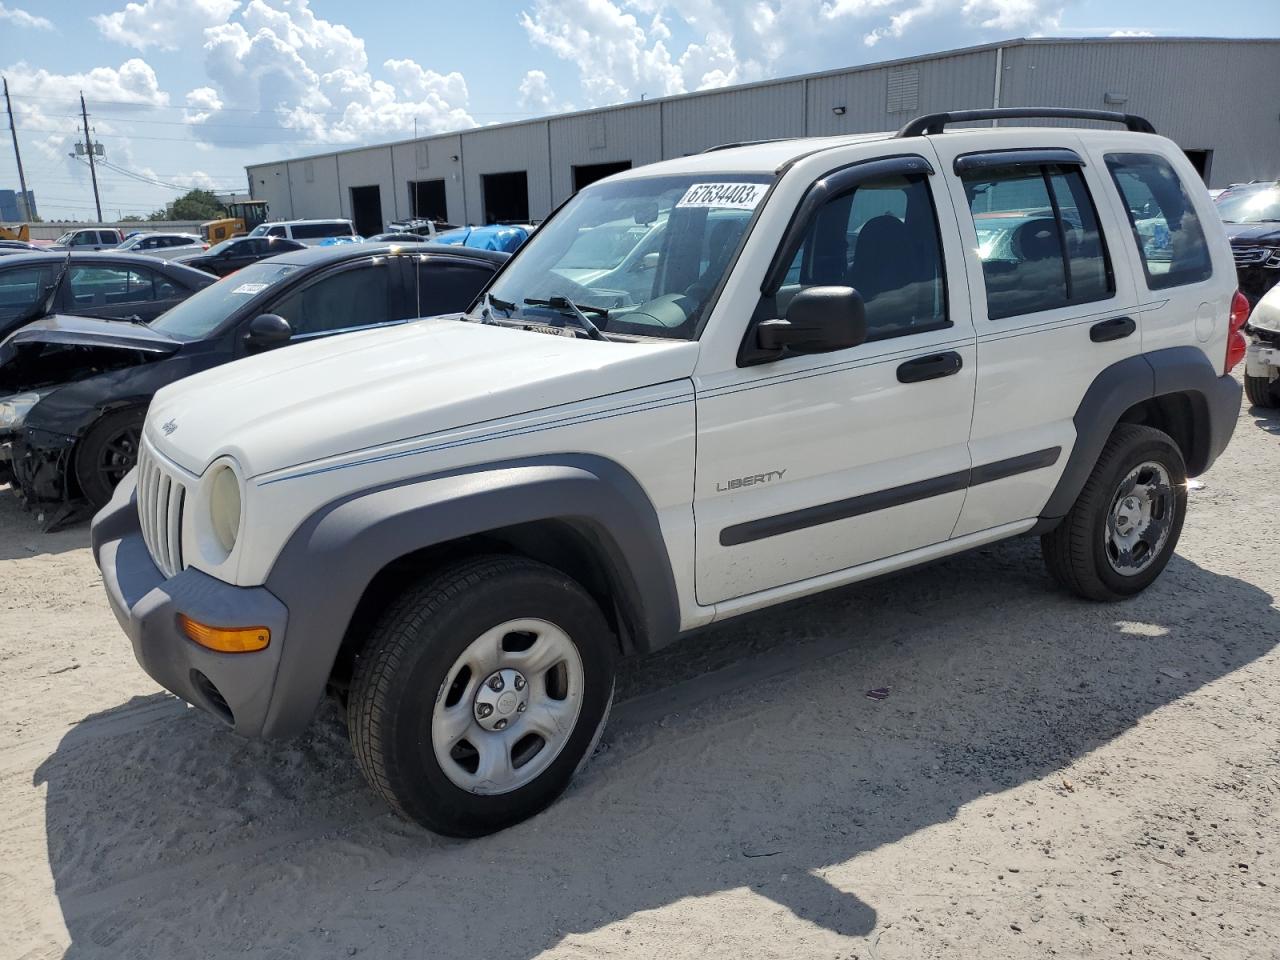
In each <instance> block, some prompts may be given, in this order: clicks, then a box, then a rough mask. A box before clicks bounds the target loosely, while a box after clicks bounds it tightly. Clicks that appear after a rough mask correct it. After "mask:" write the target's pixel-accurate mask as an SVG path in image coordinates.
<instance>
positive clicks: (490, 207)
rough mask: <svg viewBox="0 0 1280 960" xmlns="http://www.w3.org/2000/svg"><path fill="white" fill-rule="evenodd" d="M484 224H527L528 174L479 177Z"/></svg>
mask: <svg viewBox="0 0 1280 960" xmlns="http://www.w3.org/2000/svg"><path fill="white" fill-rule="evenodd" d="M480 187H481V190H482V191H483V193H484V222H485V223H528V222H529V174H527V173H526V172H525V171H523V170H515V171H513V172H511V173H486V174H483V175H482V176H481V177H480Z"/></svg>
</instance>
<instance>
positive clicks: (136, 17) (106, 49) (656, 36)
mask: <svg viewBox="0 0 1280 960" xmlns="http://www.w3.org/2000/svg"><path fill="white" fill-rule="evenodd" d="M1121 33H1133V34H1151V35H1156V36H1164V35H1179V36H1236V37H1277V36H1280V0H1219V2H1217V3H1212V4H1210V3H1205V2H1204V0H1167V2H1162V3H1155V2H1150V0H1143V2H1137V0H748V2H733V0H466V2H457V0H452V2H444V0H428V2H425V3H424V2H421V0H419V2H416V3H400V2H396V3H391V2H387V0H379V2H364V3H355V4H353V3H350V2H346V3H343V2H337V0H132V2H126V0H40V2H38V3H37V2H34V0H0V72H3V73H4V74H5V75H6V76H7V77H8V79H9V85H10V88H11V90H12V92H13V94H14V109H15V113H16V115H17V120H18V127H19V136H20V143H21V146H22V150H23V159H24V162H25V166H26V173H27V181H28V186H30V187H31V188H32V189H33V190H34V191H35V193H36V200H37V203H38V205H39V208H40V212H41V214H42V215H43V216H44V217H45V218H46V219H53V218H54V217H68V218H77V217H79V218H84V217H92V193H91V188H90V186H89V175H88V169H87V167H85V166H84V164H83V163H82V162H80V161H77V160H74V159H72V158H69V157H68V156H67V153H68V152H69V151H70V149H71V148H72V147H73V145H74V143H75V142H76V140H77V139H78V135H77V132H76V123H77V120H78V110H79V102H78V99H77V98H78V94H79V91H80V90H82V89H83V90H84V92H85V95H86V99H87V100H88V103H89V111H90V114H91V123H92V124H93V126H94V128H95V131H96V136H97V138H98V139H99V140H100V141H101V142H102V143H103V144H104V145H105V147H106V150H107V161H108V163H109V164H110V166H108V167H105V168H104V169H102V171H101V175H100V180H101V184H102V192H103V207H104V210H103V212H104V215H105V216H106V217H108V218H112V217H115V216H116V215H117V214H119V213H126V214H127V213H146V212H149V211H150V210H152V209H154V208H156V207H159V206H162V205H163V204H164V202H165V201H166V200H170V199H172V198H174V197H175V196H177V195H179V194H180V193H181V192H182V189H184V188H187V187H189V186H191V185H198V186H207V187H211V188H213V189H219V190H226V189H243V188H244V186H243V185H244V165H245V164H246V163H250V162H256V161H261V160H269V159H274V158H279V157H282V156H296V155H301V154H307V153H316V152H320V151H323V150H326V149H330V148H332V147H339V146H356V145H359V144H362V143H377V142H381V141H385V140H390V139H397V138H402V137H406V136H410V135H412V133H413V130H414V125H415V123H416V124H417V129H418V130H419V132H434V131H440V130H452V129H462V128H466V127H471V126H476V125H480V124H487V123H499V122H502V121H505V120H514V119H519V118H522V117H528V116H537V115H543V114H547V113H554V112H559V111H563V110H569V109H580V108H583V107H590V106H597V105H602V104H607V103H616V102H622V101H626V100H633V99H638V98H639V97H640V96H641V95H642V94H645V95H648V96H650V97H653V96H661V95H664V94H671V93H681V92H685V91H690V90H696V89H701V88H706V87H715V86H723V85H725V84H730V83H740V82H746V81H751V80H759V79H764V78H767V77H774V76H785V75H788V74H793V73H802V72H808V71H812V70H824V69H829V68H833V67H840V66H846V65H849V64H856V63H867V62H872V61H875V60H884V59H891V58H893V57H899V56H907V55H913V54H919V53H926V52H930V51H935V50H942V49H950V48H954V47H960V46H967V45H969V44H974V43H985V42H989V41H993V40H1001V39H1008V38H1011V37H1018V36H1037V35H1049V36H1056V35H1061V36H1109V35H1114V34H1121ZM5 187H13V188H16V187H17V172H16V166H15V164H14V159H13V154H12V149H11V147H10V144H9V141H8V139H7V136H6V137H5V138H4V139H3V140H2V141H0V188H5Z"/></svg>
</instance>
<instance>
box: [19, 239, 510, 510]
mask: <svg viewBox="0 0 1280 960" xmlns="http://www.w3.org/2000/svg"><path fill="white" fill-rule="evenodd" d="M506 259H507V255H506V254H503V253H494V252H491V251H485V250H472V249H468V248H463V247H452V246H439V245H429V244H420V245H416V246H381V245H380V246H373V245H369V244H364V245H360V246H344V247H321V248H314V247H313V248H307V249H304V250H299V251H296V252H291V253H287V254H282V255H280V256H277V257H273V258H272V259H270V260H264V261H262V262H260V263H256V264H252V265H251V266H248V267H246V268H244V269H243V270H241V271H240V272H238V273H237V274H235V276H232V277H227V278H225V279H223V280H220V281H218V282H216V283H214V284H213V285H212V286H209V287H206V288H205V289H203V290H201V291H200V292H199V293H197V294H195V295H194V296H192V297H190V298H189V299H187V300H184V301H183V302H182V303H180V304H178V305H177V306H176V307H174V308H173V309H171V310H169V311H168V312H166V313H165V314H163V315H162V316H161V317H160V318H159V319H157V320H156V321H155V322H153V323H151V324H150V325H147V324H129V323H120V322H118V321H108V320H94V319H90V318H86V317H72V316H65V315H53V316H48V317H45V318H44V319H42V320H39V321H37V322H35V323H30V324H28V325H26V326H25V327H23V328H22V329H20V330H18V331H17V332H16V333H13V334H12V335H10V336H9V337H8V339H6V340H4V341H3V342H2V343H0V483H4V482H5V481H8V482H9V483H11V484H12V485H13V486H14V487H16V489H17V490H18V492H19V494H20V495H21V496H22V497H23V498H24V499H25V500H26V501H27V502H28V503H30V504H61V505H63V509H62V510H61V511H59V512H58V514H57V515H56V517H57V519H59V520H62V519H68V518H70V517H71V515H72V512H73V511H75V510H79V509H81V508H82V507H89V508H92V509H97V508H98V507H100V506H101V505H102V504H104V503H106V502H107V500H108V499H110V496H111V491H112V490H113V489H114V488H115V485H116V484H117V483H118V482H119V481H120V480H121V479H122V478H123V477H124V475H125V474H126V473H128V472H129V471H130V470H131V469H133V466H134V463H135V461H136V458H137V449H138V441H139V438H140V436H141V431H142V422H143V419H144V418H145V416H146V411H147V405H148V404H149V403H150V402H151V397H152V396H153V395H154V394H155V392H156V391H157V390H159V389H160V388H161V387H163V386H165V385H167V384H170V383H173V382H174V381H175V380H180V379H182V378H183V377H186V376H190V375H191V374H194V373H198V372H200V371H201V370H206V369H208V368H210V367H214V366H218V365H220V364H223V363H227V362H229V361H232V360H235V359H237V358H239V357H244V356H248V355H251V354H253V353H256V352H259V351H262V350H267V349H272V348H276V347H280V346H284V345H286V344H291V343H298V342H305V341H307V340H312V339H316V338H319V337H328V336H333V335H336V334H340V333H346V332H351V331H356V330H363V329H368V328H371V327H376V326H383V325H387V324H393V323H404V322H405V321H407V320H410V319H413V318H416V317H429V316H433V315H436V314H442V313H453V312H458V311H462V310H465V309H466V308H467V307H468V306H469V305H470V304H471V302H472V301H473V300H474V299H475V298H476V296H477V295H478V294H479V292H480V290H481V289H482V288H483V287H484V286H485V285H486V284H487V283H488V282H489V279H490V278H491V277H492V276H493V274H494V273H495V272H496V271H497V269H498V267H499V266H500V265H501V264H502V262H503V261H505V260H506Z"/></svg>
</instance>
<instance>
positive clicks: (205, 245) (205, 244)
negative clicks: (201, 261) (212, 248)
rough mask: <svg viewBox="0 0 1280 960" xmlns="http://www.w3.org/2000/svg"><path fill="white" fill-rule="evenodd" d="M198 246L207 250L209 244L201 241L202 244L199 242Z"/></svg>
mask: <svg viewBox="0 0 1280 960" xmlns="http://www.w3.org/2000/svg"><path fill="white" fill-rule="evenodd" d="M200 246H202V247H204V249H206V250H208V249H209V245H208V244H207V243H202V244H200Z"/></svg>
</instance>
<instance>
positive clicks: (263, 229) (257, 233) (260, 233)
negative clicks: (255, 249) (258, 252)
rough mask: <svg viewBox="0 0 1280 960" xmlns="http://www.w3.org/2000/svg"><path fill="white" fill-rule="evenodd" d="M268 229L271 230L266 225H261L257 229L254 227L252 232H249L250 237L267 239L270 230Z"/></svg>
mask: <svg viewBox="0 0 1280 960" xmlns="http://www.w3.org/2000/svg"><path fill="white" fill-rule="evenodd" d="M268 229H269V228H268V227H267V225H266V224H265V223H264V224H260V225H259V226H256V227H254V228H253V229H252V230H250V231H249V236H251V237H265V236H266V235H267V230H268Z"/></svg>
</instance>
